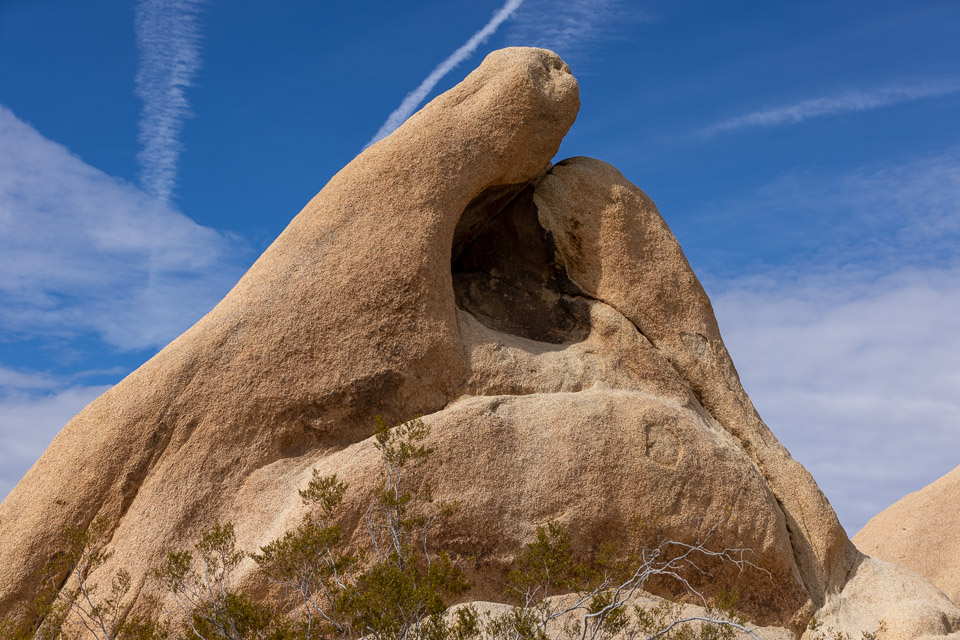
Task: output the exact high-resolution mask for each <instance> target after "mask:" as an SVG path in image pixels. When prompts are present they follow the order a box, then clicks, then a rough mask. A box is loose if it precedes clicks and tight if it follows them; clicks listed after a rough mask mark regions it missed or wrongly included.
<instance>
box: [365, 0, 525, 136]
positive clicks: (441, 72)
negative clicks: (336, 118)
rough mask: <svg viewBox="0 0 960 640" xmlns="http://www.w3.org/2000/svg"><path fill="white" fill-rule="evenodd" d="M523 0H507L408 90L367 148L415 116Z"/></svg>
mask: <svg viewBox="0 0 960 640" xmlns="http://www.w3.org/2000/svg"><path fill="white" fill-rule="evenodd" d="M523 1H524V0H507V2H505V3H504V5H503V6H502V7H500V8H499V9H497V11H496V12H495V13H494V14H493V17H492V18H490V20H489V21H488V22H487V24H485V25H484V26H483V27H482V28H481V29H480V30H479V31H477V32H476V33H474V34H473V35H472V36H470V39H469V40H467V41H466V42H465V43H463V44H462V45H461V46H460V47H459V48H458V49H457V50H456V51H454V52H453V53H451V54H450V55H449V56H448V57H447V58H446V59H445V60H444V61H443V62H441V63H440V64H438V65H437V66H436V67H435V68H434V69H433V71H431V72H430V74H429V75H428V76H427V77H426V78H424V80H423V82H421V83H420V85H419V86H418V87H417V88H416V89H414V90H413V91H411V92H410V93H408V94H407V95H406V97H405V98H404V99H403V101H402V102H401V103H400V106H399V107H397V108H396V109H395V110H394V111H393V113H391V114H390V116H389V117H388V118H387V121H386V122H384V123H383V125H382V126H381V127H380V129H379V130H378V131H377V133H376V134H375V135H374V136H373V138H371V139H370V142H368V143H367V144H366V146H367V147H369V146H370V145H372V144H373V143H374V142H377V141H378V140H382V139H383V138H386V137H387V136H388V135H390V134H391V133H393V130H394V129H396V128H397V127H399V126H400V125H401V124H403V123H404V122H405V121H406V119H407V118H409V117H410V116H411V115H413V112H414V111H416V110H417V107H419V106H420V104H421V103H422V102H423V101H424V100H425V99H426V97H427V96H428V95H430V92H431V91H433V88H434V87H435V86H437V83H438V82H440V80H441V79H442V78H443V77H444V76H445V75H447V74H448V73H450V71H451V70H452V69H453V68H454V67H456V66H457V65H458V64H460V63H461V62H463V61H464V60H466V59H467V58H469V57H470V56H472V55H473V54H474V52H475V51H476V50H477V48H478V47H479V46H480V45H481V44H483V43H484V42H486V40H487V39H488V38H489V37H490V36H492V35H493V34H494V33H496V31H497V29H498V28H499V27H500V25H501V24H502V23H503V21H504V20H506V19H507V18H509V17H510V16H511V15H512V14H513V12H514V11H516V10H517V9H518V8H519V7H520V5H521V4H523Z"/></svg>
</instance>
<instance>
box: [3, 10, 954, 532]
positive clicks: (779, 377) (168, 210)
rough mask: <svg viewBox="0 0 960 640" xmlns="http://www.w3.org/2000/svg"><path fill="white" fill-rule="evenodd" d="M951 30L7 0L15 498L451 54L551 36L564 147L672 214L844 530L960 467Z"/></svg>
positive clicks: (766, 412) (780, 432) (692, 17)
mask: <svg viewBox="0 0 960 640" xmlns="http://www.w3.org/2000/svg"><path fill="white" fill-rule="evenodd" d="M958 24H960V4H958V3H956V2H949V1H947V0H938V1H933V0H931V1H922V0H920V1H916V2H911V3H902V2H899V3H895V2H878V1H871V2H856V1H850V2H844V3H836V2H804V3H768V2H710V1H705V0H701V1H696V0H689V1H683V0H681V1H672V2H667V1H664V0H660V1H654V0H651V1H650V2H644V1H636V2H633V1H630V2H628V1H627V0H572V1H570V2H550V1H547V0H509V1H505V0H471V1H470V2H466V1H459V0H455V1H450V0H447V1H423V2H407V3H397V2H386V1H360V0H358V1H356V2H308V1H305V0H304V1H293V0H290V1H287V2H270V3H267V2H252V1H243V0H232V1H231V2H226V1H225V0H207V1H205V2H201V1H199V0H144V1H143V2H136V1H130V0H127V1H120V0H95V1H93V2H83V3H78V2H68V1H66V0H60V1H53V0H0V60H2V61H3V62H2V64H0V256H2V259H0V496H2V495H5V494H6V493H7V492H8V491H9V489H10V488H12V486H13V485H14V484H15V483H16V482H17V480H18V479H19V478H20V476H22V474H23V473H24V472H25V471H26V469H27V468H29V466H30V465H31V464H32V463H33V461H34V460H35V459H36V458H37V457H38V456H39V455H40V453H42V451H43V449H44V447H45V446H46V445H47V443H48V442H49V441H50V439H51V438H52V437H53V436H54V435H55V434H56V432H57V431H58V430H59V428H60V427H61V426H62V425H63V424H64V423H65V422H66V421H67V420H68V419H69V418H70V417H71V416H72V415H74V414H75V413H76V412H77V411H78V410H79V409H80V408H82V407H83V406H84V404H85V403H87V402H89V401H90V400H91V399H92V398H94V397H96V396H97V395H98V394H99V393H101V392H102V391H103V390H105V389H106V388H108V387H109V385H111V384H113V383H115V382H117V381H118V380H120V379H121V378H122V377H123V376H124V375H126V374H127V373H129V372H130V371H131V370H133V369H134V368H136V367H137V366H138V365H139V364H141V363H142V362H144V361H145V360H146V359H147V358H149V357H150V356H151V355H152V354H153V353H155V352H156V351H157V350H158V349H159V348H161V347H162V346H163V345H165V344H166V343H167V342H168V341H169V340H171V339H172V338H174V337H175V336H176V335H178V334H179V333H180V332H181V331H183V330H184V329H186V328H187V327H189V326H190V325H191V324H192V323H193V322H195V321H196V320H197V319H198V318H199V317H200V316H201V315H202V314H203V313H204V312H206V311H207V310H209V309H210V308H211V307H212V306H213V305H214V304H215V303H216V302H217V301H218V300H219V299H220V298H221V297H222V296H223V295H224V294H225V293H226V292H227V290H228V289H229V288H230V286H232V284H233V283H234V282H235V281H236V280H237V278H238V277H239V276H240V275H241V274H242V273H243V271H244V270H245V269H246V268H247V267H248V266H249V265H250V264H251V263H252V261H253V260H254V259H255V258H256V256H257V255H259V253H260V252H261V251H262V250H263V249H264V248H265V247H266V246H267V245H268V244H269V243H270V242H271V241H272V240H273V238H275V237H276V236H277V234H278V233H279V232H280V231H281V230H282V229H283V228H284V227H285V226H286V224H287V223H288V222H289V221H290V219H291V218H292V217H293V216H294V215H295V214H296V213H297V212H298V211H299V209H300V208H301V207H302V206H303V205H304V204H305V203H306V201H307V200H308V199H309V198H310V197H312V196H313V195H314V193H316V192H317V191H318V190H319V189H320V188H321V187H322V186H323V184H324V183H325V182H326V181H327V180H328V179H329V177H330V176H332V175H333V174H334V173H335V172H336V171H337V170H339V169H340V168H341V167H342V166H343V165H344V164H346V163H347V162H349V161H350V160H351V159H352V158H353V157H354V156H355V155H356V154H357V153H358V152H359V151H360V150H361V149H362V148H363V147H364V145H366V144H367V143H368V142H369V141H370V140H371V139H372V138H373V137H375V136H376V135H377V134H378V131H380V130H381V128H382V126H383V125H384V124H385V123H387V122H388V121H389V120H390V118H391V114H394V113H395V112H396V110H397V109H398V108H400V107H401V103H402V102H403V101H404V98H405V96H407V95H408V94H409V93H410V92H412V91H414V90H415V89H417V88H418V87H420V86H422V84H423V83H424V81H425V79H427V78H428V77H430V76H431V72H432V71H434V70H435V69H437V67H438V65H441V64H442V63H443V62H444V60H447V59H448V58H449V57H450V56H451V55H453V54H454V53H455V52H457V51H459V54H457V56H456V58H455V59H454V60H453V61H452V62H454V61H456V59H461V58H462V62H460V64H459V65H456V66H453V68H452V70H450V71H449V73H447V74H446V75H442V74H441V73H440V72H437V73H434V74H433V76H441V75H442V77H440V79H439V80H438V82H437V84H436V86H435V87H433V88H432V89H431V90H429V91H425V94H426V95H427V98H428V99H429V97H430V96H433V95H436V93H438V92H440V91H443V90H445V89H447V88H449V87H450V86H452V85H453V84H455V83H456V82H458V81H459V80H460V79H462V77H463V76H464V75H465V74H466V73H467V72H469V71H470V70H471V69H472V68H473V67H475V66H476V65H477V64H479V62H480V60H482V58H483V56H484V55H485V54H486V53H487V52H489V51H491V50H493V49H496V48H499V47H502V46H508V45H537V46H546V47H549V48H553V49H554V50H556V51H557V52H558V53H560V54H561V55H562V56H563V57H564V59H565V60H566V61H567V62H568V63H569V64H570V66H571V67H572V68H573V71H574V74H575V75H576V76H577V78H578V79H579V81H580V87H581V100H582V105H583V106H582V109H581V112H580V116H579V118H578V121H577V123H576V124H575V125H574V127H573V129H572V130H571V132H570V134H569V135H568V136H567V138H566V140H565V141H564V144H563V147H562V148H561V150H560V154H559V156H558V158H563V157H569V156H573V155H588V156H593V157H597V158H601V159H603V160H606V161H608V162H611V163H613V164H614V165H616V166H617V167H618V168H619V169H620V170H621V171H622V172H623V173H624V175H626V176H627V177H628V178H629V179H631V180H632V181H633V182H635V183H636V184H637V185H639V186H640V187H641V188H643V189H644V190H645V191H647V193H648V194H649V195H650V196H651V197H653V199H654V200H655V201H656V202H657V203H658V205H659V207H660V210H661V212H662V213H663V215H664V217H665V218H666V219H667V221H668V223H669V224H670V225H671V227H672V229H673V230H674V232H675V233H676V235H677V237H678V238H679V240H680V242H681V244H682V245H683V247H684V250H685V251H686V253H687V256H688V257H689V259H690V261H691V263H692V264H693V266H694V268H695V269H696V270H697V273H698V274H699V276H700V278H701V280H702V281H703V283H704V285H705V286H706V288H707V290H708V292H709V293H710V294H711V297H712V299H713V301H714V304H715V307H716V311H717V315H718V318H719V321H720V326H721V330H722V331H723V333H724V337H725V339H726V341H727V344H728V347H729V348H730V351H731V353H732V354H733V357H734V360H735V362H736V364H737V367H738V370H739V371H740V374H741V377H742V378H743V381H744V384H745V387H746V389H747V391H748V392H749V393H750V395H751V397H752V398H753V400H754V402H755V404H756V405H757V407H758V409H759V410H760V413H761V415H762V416H763V417H764V418H765V420H766V421H767V422H768V424H769V425H770V427H771V428H772V429H773V431H774V433H776V434H777V436H778V437H779V438H780V439H781V440H782V441H783V442H784V443H785V444H786V445H787V447H788V448H789V449H790V450H791V452H792V453H793V454H794V456H795V457H796V458H798V459H799V460H800V461H801V462H803V463H804V464H805V465H806V466H807V467H808V468H809V469H810V470H811V471H812V472H813V473H814V476H815V477H816V478H817V480H818V482H819V484H820V486H821V487H822V488H823V490H824V491H825V492H826V494H827V496H828V497H829V498H830V499H831V501H832V502H833V504H834V506H835V507H836V509H837V511H838V513H839V515H840V518H841V521H842V522H843V523H844V525H845V526H846V528H847V530H848V532H849V533H851V534H852V533H854V532H855V531H856V530H858V529H859V528H860V526H862V524H863V523H864V522H865V521H866V520H867V519H868V518H869V517H870V516H872V515H873V514H874V513H876V512H878V511H879V510H881V509H883V508H884V507H886V506H887V505H889V504H890V503H891V502H893V501H895V500H897V499H898V498H899V497H901V496H902V495H904V494H905V493H907V492H910V491H915V490H917V489H919V488H921V487H922V486H924V485H925V484H927V483H929V482H931V481H932V480H934V479H936V478H937V477H939V476H941V475H943V474H944V473H946V472H947V471H949V470H950V469H952V468H953V467H955V466H956V465H957V464H960V365H958V364H957V363H958V362H960V331H958V329H960V320H958V318H960V259H958V247H960V124H958V122H960V118H958V113H960V39H958V38H957V37H956V29H957V25H958ZM484 29H486V30H485V31H484ZM478 33H479V34H480V35H479V36H478V35H477V34H478ZM483 35H486V36H487V37H486V38H485V39H484V38H483V37H481V36H483ZM447 66H451V65H449V64H448V65H447ZM413 102H416V100H413ZM402 116H403V113H400V114H398V115H397V116H394V120H398V119H399V120H402Z"/></svg>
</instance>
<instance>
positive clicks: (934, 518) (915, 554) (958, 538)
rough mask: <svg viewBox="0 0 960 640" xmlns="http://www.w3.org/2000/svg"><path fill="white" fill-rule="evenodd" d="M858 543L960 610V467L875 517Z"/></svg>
mask: <svg viewBox="0 0 960 640" xmlns="http://www.w3.org/2000/svg"><path fill="white" fill-rule="evenodd" d="M853 541H854V543H856V545H857V548H859V549H860V550H861V551H863V552H864V553H867V554H870V555H871V556H876V557H878V558H883V559H884V560H887V561H888V562H894V563H896V564H898V565H900V566H903V567H906V568H907V569H910V570H911V571H915V572H916V573H918V574H920V575H921V576H923V577H924V578H926V579H927V580H929V581H930V582H932V583H933V584H935V585H937V586H938V587H939V588H940V589H941V590H943V592H944V593H945V594H946V595H947V596H949V597H950V598H951V599H952V600H953V601H954V602H955V603H957V604H960V467H957V468H956V469H954V470H953V471H951V472H950V473H948V474H947V475H945V476H943V477H942V478H940V479H939V480H937V481H936V482H933V483H931V484H929V485H927V486H926V487H924V488H923V489H921V490H920V491H917V492H916V493H911V494H909V495H907V496H905V497H904V498H902V499H900V500H899V501H898V502H895V503H894V504H893V505H891V506H890V507H887V509H885V510H884V511H882V512H880V513H879V514H877V515H876V516H874V517H873V518H872V519H871V520H870V522H868V523H867V524H866V525H865V526H864V527H863V529H861V530H860V532H859V533H857V535H855V536H854V537H853Z"/></svg>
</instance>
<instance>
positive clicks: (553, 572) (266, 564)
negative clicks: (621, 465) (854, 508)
mask: <svg viewBox="0 0 960 640" xmlns="http://www.w3.org/2000/svg"><path fill="white" fill-rule="evenodd" d="M428 435H429V428H428V427H427V426H426V425H425V424H424V423H423V422H422V421H421V420H419V419H413V420H408V421H406V422H403V423H401V424H399V425H397V426H395V427H392V428H391V427H390V426H388V425H387V424H386V423H384V422H383V421H382V420H380V419H377V421H376V431H375V434H374V446H375V447H376V449H377V451H378V452H379V454H380V461H381V479H380V480H381V481H380V483H379V486H378V489H377V491H376V493H375V495H373V496H371V497H370V502H369V507H368V509H367V511H366V513H365V515H364V519H363V526H364V528H365V532H366V535H367V538H368V540H367V541H368V545H367V546H366V551H351V550H350V547H349V545H348V544H346V541H345V540H344V536H343V533H342V531H341V528H340V524H339V522H338V518H339V516H340V515H341V511H342V505H343V502H344V498H345V496H346V494H347V491H348V486H347V484H346V483H344V482H343V481H341V480H340V479H339V478H338V477H337V476H336V475H330V476H324V475H321V474H320V473H319V472H317V471H316V470H314V472H313V477H312V478H311V480H310V482H309V483H308V484H307V486H306V488H304V489H302V490H301V491H300V498H301V500H302V501H303V504H304V507H305V514H304V516H303V518H302V520H301V521H300V523H299V524H298V525H297V526H296V527H295V528H294V529H292V530H291V531H288V532H287V533H285V534H284V535H283V536H281V537H280V538H278V539H276V540H274V541H272V542H270V543H269V544H266V545H264V546H263V547H261V548H260V550H259V551H257V552H255V553H246V552H244V551H243V550H241V549H239V548H238V546H237V539H236V533H235V531H234V527H233V525H232V524H230V523H218V524H216V525H215V526H213V527H212V528H211V529H210V530H208V531H206V532H204V533H203V535H202V536H201V538H200V540H199V541H198V542H197V543H196V544H195V545H194V546H193V548H192V549H182V550H173V551H170V552H169V553H168V554H167V556H166V558H165V559H164V561H163V562H162V563H161V565H160V566H159V567H157V568H156V569H155V570H154V571H153V572H152V575H151V576H150V580H149V583H148V586H149V587H150V588H151V589H152V591H153V593H152V596H151V597H152V598H154V599H155V601H154V602H152V603H151V607H149V608H151V609H154V610H159V609H161V608H163V607H162V606H161V605H160V603H161V602H162V603H164V605H165V606H166V608H165V609H164V610H163V615H162V616H160V619H158V620H147V619H143V618H140V617H137V616H135V615H133V614H131V613H130V611H129V604H130V603H129V600H130V599H129V598H127V596H128V595H129V594H130V590H131V576H130V574H129V573H127V572H126V571H125V570H123V569H120V570H118V571H117V572H116V573H115V575H114V576H113V577H112V578H111V580H110V582H109V583H106V584H104V585H101V584H98V583H96V582H94V581H93V580H92V576H93V574H94V572H95V571H96V570H97V569H99V568H101V567H103V566H104V565H105V564H106V562H107V561H108V560H109V559H110V558H111V554H110V553H109V552H107V551H105V547H106V542H107V540H106V533H107V532H108V531H109V530H110V524H111V523H110V522H109V521H107V520H104V519H102V518H100V519H97V520H95V521H94V522H93V523H91V524H90V526H89V527H87V528H85V529H83V530H80V529H77V530H70V531H67V532H65V536H64V550H63V551H62V552H61V553H60V554H58V555H57V556H56V557H55V558H54V559H53V560H51V562H50V563H49V565H48V567H47V570H46V571H45V577H44V582H43V588H42V589H41V591H40V595H39V596H38V598H37V601H36V602H35V604H34V606H33V608H32V610H31V611H30V614H31V619H33V620H35V621H38V622H36V623H35V624H26V623H20V624H17V623H14V622H11V621H9V620H4V621H3V622H2V623H0V640H27V639H29V638H33V639H36V640H73V639H74V638H77V639H79V638H92V639H94V640H168V639H169V640H179V639H183V640H319V639H332V638H342V639H350V640H352V639H355V638H371V639H372V640H475V639H479V638H491V639H496V640H554V639H561V638H563V639H567V638H569V639H570V640H608V639H611V638H614V637H617V638H625V639H630V640H633V639H640V638H645V639H650V640H652V639H663V640H728V639H733V638H735V637H752V638H757V636H756V635H754V634H753V633H752V632H750V631H749V630H748V629H747V627H746V626H745V624H746V622H745V620H744V619H743V618H742V617H740V616H739V615H738V614H737V613H736V609H735V605H736V599H737V594H736V592H733V591H721V592H720V594H719V595H717V596H716V597H714V598H713V599H712V600H710V601H708V600H707V599H706V598H703V597H702V596H700V594H698V593H697V592H696V591H694V590H693V589H692V587H689V585H688V584H687V587H688V590H689V593H690V595H691V596H693V597H694V599H695V600H696V601H698V603H699V604H701V605H703V606H704V607H705V609H704V612H703V613H702V614H699V615H687V616H684V610H685V609H684V606H683V605H682V604H677V603H670V602H666V601H664V602H661V603H659V604H655V605H651V604H645V602H646V601H645V600H644V599H643V598H640V597H639V596H641V594H642V590H643V587H644V585H645V584H646V583H647V582H648V581H649V580H650V579H651V578H653V577H655V576H671V577H674V578H676V579H677V580H679V581H680V582H681V583H683V584H686V582H685V581H684V579H683V577H682V573H683V571H684V570H687V569H690V568H697V562H698V560H704V559H707V558H710V559H714V560H715V559H719V560H721V561H724V562H731V563H734V564H736V565H737V566H739V567H740V568H742V569H745V568H747V567H753V565H752V564H751V563H749V562H748V561H746V560H745V559H744V552H745V551H746V550H743V549H722V550H713V549H711V548H710V547H709V546H708V540H709V536H710V533H711V532H712V530H706V531H704V532H698V535H697V537H696V538H695V539H694V540H693V541H692V542H678V541H666V542H662V543H661V544H659V545H657V546H655V547H652V548H644V549H641V550H639V551H638V552H636V553H633V554H625V555H624V554H621V553H619V552H618V550H617V549H616V548H615V547H613V546H610V545H608V546H605V547H603V548H602V549H601V550H600V552H599V553H598V554H596V557H594V558H591V559H589V560H585V559H582V558H577V557H576V556H575V554H574V553H573V545H572V544H571V538H570V532H569V530H568V529H567V528H566V527H564V526H563V525H561V524H559V523H556V522H550V523H547V524H546V525H544V526H540V527H537V531H536V537H535V539H534V540H532V541H531V542H529V543H527V544H526V545H524V547H523V548H521V549H519V550H518V552H517V554H516V558H515V561H514V564H513V566H512V568H511V570H510V571H509V574H508V576H507V584H506V586H505V597H506V598H508V599H509V600H511V601H512V602H513V605H512V606H510V607H509V608H508V609H506V611H500V612H499V613H491V612H487V613H481V612H480V611H478V609H477V608H475V607H474V606H472V605H466V606H464V605H460V606H458V607H455V608H451V604H453V603H454V602H456V601H457V599H459V598H461V597H462V596H464V594H466V593H467V591H468V589H469V586H470V585H469V583H468V580H467V573H466V571H465V569H464V564H465V561H464V559H462V558H458V557H456V556H454V555H451V554H449V553H447V552H445V551H444V550H442V549H436V548H435V545H434V541H433V539H432V537H431V532H433V531H435V529H436V527H438V526H440V525H442V523H443V521H444V519H445V518H447V517H449V516H450V515H451V514H452V513H454V512H456V510H457V509H458V508H461V507H460V506H459V505H449V504H437V503H434V502H433V501H432V498H431V496H430V488H429V487H427V486H419V485H417V484H416V483H415V482H413V478H414V476H415V472H416V470H417V468H418V467H419V466H420V465H422V464H423V463H424V462H425V461H426V460H427V459H428V458H429V456H430V455H431V454H432V453H433V450H432V449H431V448H430V447H428V446H427V445H426V444H425V442H426V439H427V436H428ZM247 559H250V560H252V561H253V562H255V563H256V564H257V565H258V567H259V569H260V571H261V572H262V574H263V575H264V576H265V577H266V579H267V581H268V582H269V583H270V585H272V587H273V588H274V589H275V592H276V593H278V594H279V598H275V599H271V600H269V601H266V600H258V599H255V598H253V597H251V596H250V595H248V594H245V593H242V592H241V591H239V590H238V589H237V587H236V585H235V580H234V577H235V574H236V571H237V569H238V567H239V566H240V564H241V563H242V562H244V561H246V560H247ZM754 568H755V567H754ZM98 577H99V576H98ZM141 597H143V596H141ZM638 600H644V601H643V602H638ZM865 637H869V636H865ZM824 638H827V636H824ZM829 640H834V638H833V636H829Z"/></svg>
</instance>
